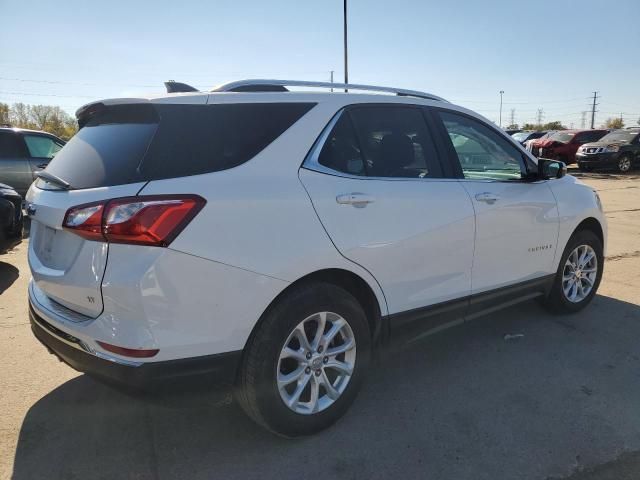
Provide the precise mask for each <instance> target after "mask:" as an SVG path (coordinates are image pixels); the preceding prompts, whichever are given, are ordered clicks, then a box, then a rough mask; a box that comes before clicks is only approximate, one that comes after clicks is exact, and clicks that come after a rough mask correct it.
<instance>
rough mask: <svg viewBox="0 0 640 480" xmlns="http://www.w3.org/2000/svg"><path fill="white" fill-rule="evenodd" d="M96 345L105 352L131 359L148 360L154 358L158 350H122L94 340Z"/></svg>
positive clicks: (122, 348)
mask: <svg viewBox="0 0 640 480" xmlns="http://www.w3.org/2000/svg"><path fill="white" fill-rule="evenodd" d="M96 343H97V344H98V345H100V346H101V347H102V348H104V349H105V350H106V351H107V352H111V353H117V354H118V355H122V356H123V357H131V358H150V357H153V356H155V355H156V354H157V353H158V352H159V351H160V350H159V349H157V348H154V349H151V350H142V349H136V348H124V347H118V346H116V345H111V344H110V343H105V342H100V341H98V340H96Z"/></svg>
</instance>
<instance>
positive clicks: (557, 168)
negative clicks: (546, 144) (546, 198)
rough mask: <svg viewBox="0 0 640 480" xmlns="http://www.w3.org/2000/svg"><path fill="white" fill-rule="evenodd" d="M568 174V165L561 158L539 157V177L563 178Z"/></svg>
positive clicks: (544, 178) (542, 178)
mask: <svg viewBox="0 0 640 480" xmlns="http://www.w3.org/2000/svg"><path fill="white" fill-rule="evenodd" d="M566 174H567V166H566V165H565V164H564V162H561V161H559V160H549V159H548V158H539V159H538V178H540V179H541V180H548V179H550V178H562V177H564V176H565V175H566Z"/></svg>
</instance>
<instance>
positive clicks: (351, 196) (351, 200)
mask: <svg viewBox="0 0 640 480" xmlns="http://www.w3.org/2000/svg"><path fill="white" fill-rule="evenodd" d="M373 201H374V198H373V197H372V196H371V195H367V194H365V193H357V192H354V193H345V194H344V195H338V196H337V197H336V202H338V203H339V204H340V205H353V206H354V207H358V208H363V207H366V206H367V205H368V204H369V203H373Z"/></svg>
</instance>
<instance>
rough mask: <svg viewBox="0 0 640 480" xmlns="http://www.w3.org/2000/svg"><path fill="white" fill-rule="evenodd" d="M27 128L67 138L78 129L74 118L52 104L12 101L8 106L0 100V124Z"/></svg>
mask: <svg viewBox="0 0 640 480" xmlns="http://www.w3.org/2000/svg"><path fill="white" fill-rule="evenodd" d="M2 125H4V126H10V127H17V128H29V129H32V130H43V131H45V132H49V133H52V134H54V135H56V136H57V137H60V138H62V139H63V140H69V139H70V138H71V137H73V136H74V135H75V133H76V132H77V131H78V122H76V119H75V118H73V117H72V116H71V115H69V114H68V113H67V112H65V111H64V110H62V109H61V108H60V107H57V106H52V105H27V104H24V103H14V104H13V105H11V106H9V105H8V104H6V103H2V102H0V126H2Z"/></svg>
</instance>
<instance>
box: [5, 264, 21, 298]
mask: <svg viewBox="0 0 640 480" xmlns="http://www.w3.org/2000/svg"><path fill="white" fill-rule="evenodd" d="M19 276H20V270H18V269H17V268H16V267H14V266H13V265H11V264H9V263H5V262H2V261H0V295H2V293H3V292H4V291H5V290H7V289H8V288H9V287H10V286H11V285H13V282H15V281H16V280H17V279H18V277H19Z"/></svg>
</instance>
